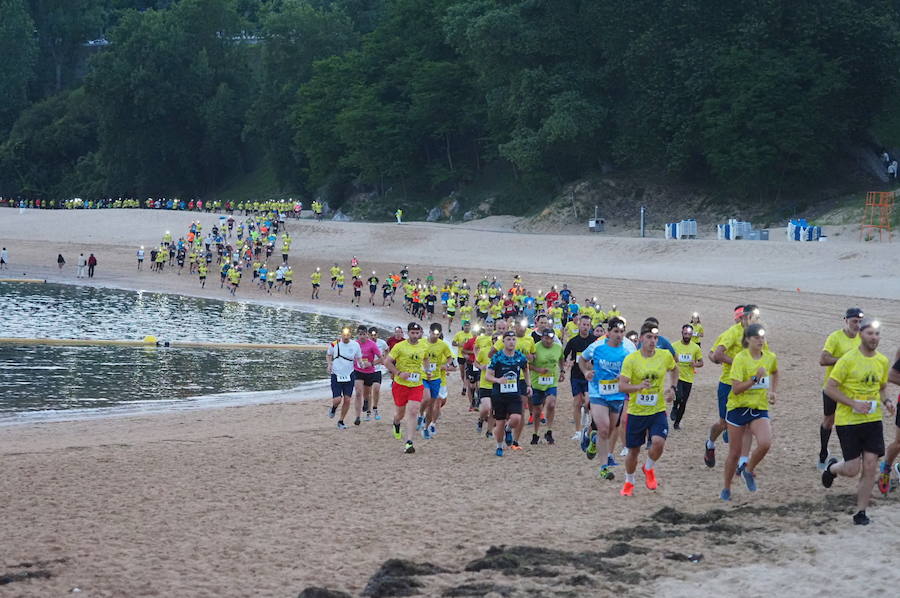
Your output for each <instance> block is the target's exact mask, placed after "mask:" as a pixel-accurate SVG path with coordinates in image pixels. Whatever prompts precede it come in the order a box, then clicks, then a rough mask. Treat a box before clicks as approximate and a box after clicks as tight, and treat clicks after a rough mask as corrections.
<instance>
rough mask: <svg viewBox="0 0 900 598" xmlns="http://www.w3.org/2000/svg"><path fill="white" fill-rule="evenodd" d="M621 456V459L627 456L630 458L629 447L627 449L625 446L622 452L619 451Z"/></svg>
mask: <svg viewBox="0 0 900 598" xmlns="http://www.w3.org/2000/svg"><path fill="white" fill-rule="evenodd" d="M619 456H620V457H627V456H628V447H627V446H623V447H622V450H621V451H619Z"/></svg>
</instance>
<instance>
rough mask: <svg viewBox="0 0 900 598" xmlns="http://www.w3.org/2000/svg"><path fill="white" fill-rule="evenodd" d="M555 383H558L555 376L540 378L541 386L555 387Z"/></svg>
mask: <svg viewBox="0 0 900 598" xmlns="http://www.w3.org/2000/svg"><path fill="white" fill-rule="evenodd" d="M554 382H556V378H554V377H553V376H539V377H538V384H540V385H541V386H553V384H554Z"/></svg>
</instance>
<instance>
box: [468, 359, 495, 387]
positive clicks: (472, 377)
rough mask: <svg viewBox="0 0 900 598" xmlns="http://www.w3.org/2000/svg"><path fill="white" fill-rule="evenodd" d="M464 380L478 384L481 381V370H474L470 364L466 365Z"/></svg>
mask: <svg viewBox="0 0 900 598" xmlns="http://www.w3.org/2000/svg"><path fill="white" fill-rule="evenodd" d="M466 380H468V381H469V382H478V381H479V380H481V370H476V369H475V366H473V365H472V364H471V363H467V364H466ZM487 390H490V389H487Z"/></svg>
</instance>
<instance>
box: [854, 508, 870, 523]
mask: <svg viewBox="0 0 900 598" xmlns="http://www.w3.org/2000/svg"><path fill="white" fill-rule="evenodd" d="M870 521H871V520H870V519H869V516H868V515H866V512H865V511H859V512H857V513H856V515H854V516H853V523H854V524H856V525H869V522H870Z"/></svg>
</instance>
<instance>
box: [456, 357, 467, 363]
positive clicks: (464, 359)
mask: <svg viewBox="0 0 900 598" xmlns="http://www.w3.org/2000/svg"><path fill="white" fill-rule="evenodd" d="M456 363H458V364H459V365H464V364H465V363H466V358H465V357H457V358H456Z"/></svg>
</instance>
